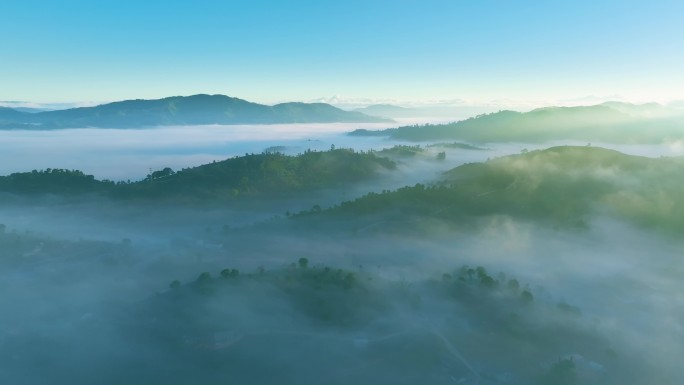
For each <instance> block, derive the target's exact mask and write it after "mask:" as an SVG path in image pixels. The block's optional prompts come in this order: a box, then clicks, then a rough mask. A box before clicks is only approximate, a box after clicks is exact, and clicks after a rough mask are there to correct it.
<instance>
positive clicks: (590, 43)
mask: <svg viewBox="0 0 684 385" xmlns="http://www.w3.org/2000/svg"><path fill="white" fill-rule="evenodd" d="M682 15H684V2H682V1H630V0H627V1H614V0H606V1H596V0H594V1H584V0H575V1H525V0H520V1H505V0H501V1H487V0H477V1H476V0H471V1H458V0H450V1H437V0H423V1H411V0H405V1H401V0H395V1H373V0H366V1H356V0H347V1H324V0H319V1H308V0H300V1H265V0H251V1H228V0H226V1H199V0H198V1H175V0H166V1H142V0H138V1H128V0H117V1H92V0H91V1H77V0H67V1H48V0H45V1H35V0H5V1H2V2H0V100H22V101H35V102H78V101H111V100H120V99H131V98H157V97H164V96H169V95H190V94H195V93H222V94H227V95H231V96H237V97H241V98H244V99H248V100H252V101H257V102H263V103H274V102H279V101H285V100H301V101H307V100H314V99H317V98H320V97H329V96H332V95H341V96H343V97H347V98H352V99H353V98H369V99H377V100H400V101H402V100H403V101H421V100H445V99H466V100H480V101H488V100H497V99H513V100H538V101H544V100H549V101H554V100H565V99H574V98H582V97H585V96H589V95H594V96H598V97H612V96H614V95H619V96H622V97H624V98H626V99H628V100H635V101H643V100H660V101H667V100H674V99H684V69H682V68H684V66H683V63H684V23H683V22H682V20H684V19H683V18H682V17H683V16H682Z"/></svg>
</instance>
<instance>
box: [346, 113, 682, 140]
mask: <svg viewBox="0 0 684 385" xmlns="http://www.w3.org/2000/svg"><path fill="white" fill-rule="evenodd" d="M350 135H354V136H389V137H392V138H394V139H403V140H413V141H432V140H463V141H468V142H473V143H488V142H527V143H533V142H544V141H551V140H579V141H587V142H611V143H662V142H663V141H667V140H677V139H682V138H684V118H683V115H682V113H681V112H679V111H676V110H669V109H667V108H665V107H663V106H660V105H653V104H647V105H632V104H627V103H604V104H601V105H596V106H588V107H549V108H540V109H536V110H533V111H530V112H515V111H499V112H495V113H491V114H484V115H478V116H476V117H473V118H470V119H466V120H462V121H459V122H455V123H448V124H428V125H413V126H403V127H398V128H391V129H387V130H382V131H369V130H365V129H359V130H356V131H353V132H351V133H350Z"/></svg>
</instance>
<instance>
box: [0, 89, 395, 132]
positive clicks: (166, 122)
mask: <svg viewBox="0 0 684 385" xmlns="http://www.w3.org/2000/svg"><path fill="white" fill-rule="evenodd" d="M388 121H391V120H389V119H385V118H380V117H375V116H368V115H365V114H363V113H361V112H357V111H344V110H341V109H339V108H336V107H333V106H331V105H329V104H324V103H281V104H276V105H274V106H267V105H263V104H258V103H252V102H248V101H246V100H243V99H238V98H233V97H229V96H225V95H193V96H173V97H168V98H163V99H156V100H140V99H137V100H125V101H121V102H114V103H109V104H102V105H99V106H95V107H81V108H70V109H66V110H56V111H43V112H34V113H30V112H26V111H18V110H15V109H12V108H7V107H0V129H27V128H30V129H59V128H84V127H102V128H142V127H154V126H174V125H205V124H227V125H229V124H279V123H371V122H388Z"/></svg>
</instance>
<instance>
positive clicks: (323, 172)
mask: <svg viewBox="0 0 684 385" xmlns="http://www.w3.org/2000/svg"><path fill="white" fill-rule="evenodd" d="M395 167H396V165H395V163H394V162H393V161H391V160H389V159H387V158H384V157H379V156H376V155H374V154H373V153H365V152H355V151H353V150H348V149H336V150H330V151H325V152H317V151H306V152H305V153H303V154H300V155H297V156H287V155H283V154H280V153H263V154H251V155H245V156H240V157H234V158H230V159H226V160H223V161H219V162H214V163H211V164H206V165H203V166H199V167H193V168H187V169H183V170H180V171H178V172H175V171H173V170H171V169H170V168H166V169H163V170H159V171H155V172H152V173H150V174H149V175H148V176H147V178H145V179H144V180H141V181H136V182H130V183H128V182H118V183H114V182H112V181H107V180H97V179H95V178H94V177H93V176H92V175H86V174H84V173H83V172H81V171H72V170H62V169H47V170H41V171H38V170H34V171H32V172H24V173H14V174H11V175H8V176H3V177H0V192H5V193H12V194H18V195H22V196H36V195H46V194H50V195H60V196H65V197H76V196H80V195H84V194H89V195H98V196H106V197H111V198H115V199H126V200H143V201H150V202H152V201H167V202H178V203H183V202H189V203H193V202H194V203H199V202H214V201H232V200H235V199H239V198H242V197H255V198H256V197H266V198H268V197H278V196H290V195H294V194H299V193H304V192H308V191H314V190H321V189H326V188H335V187H348V186H349V185H350V184H353V183H356V182H360V181H364V180H369V179H372V178H373V177H376V176H378V173H379V172H382V171H383V170H392V169H394V168H395Z"/></svg>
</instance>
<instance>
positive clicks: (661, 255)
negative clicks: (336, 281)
mask: <svg viewBox="0 0 684 385" xmlns="http://www.w3.org/2000/svg"><path fill="white" fill-rule="evenodd" d="M7 231H8V232H9V234H12V231H13V229H11V228H10V229H8V230H7ZM434 234H435V235H434V236H428V237H424V236H423V237H418V236H416V237H410V236H406V235H402V236H392V235H382V234H381V233H380V234H361V235H347V236H339V235H325V234H316V233H301V234H297V233H287V234H285V233H283V234H281V233H278V232H275V233H272V232H268V231H266V232H262V231H259V232H254V233H249V232H247V233H245V232H241V233H239V235H238V236H234V237H233V236H228V237H223V236H221V235H216V234H213V235H208V236H207V240H211V239H224V241H225V242H224V243H223V244H221V245H215V244H210V243H208V242H206V243H205V242H197V243H192V244H187V243H180V244H178V243H173V240H172V239H168V240H166V241H167V245H166V246H163V245H162V242H160V243H159V244H158V245H156V246H155V247H149V246H144V245H142V246H141V245H138V244H136V243H135V242H133V244H132V245H121V247H119V246H116V245H115V246H112V250H113V251H111V252H109V253H108V254H105V255H100V254H92V255H87V254H86V255H82V256H78V255H73V254H71V255H67V254H65V255H61V256H54V255H50V256H49V257H48V256H45V255H41V253H40V252H36V253H27V254H25V255H24V256H23V257H22V258H21V259H19V260H17V259H16V258H8V256H7V255H5V256H3V258H2V259H0V263H1V264H2V265H3V266H2V269H0V282H2V285H1V289H2V291H3V293H4V295H3V297H2V300H0V315H1V316H0V342H3V343H4V347H1V348H0V353H1V354H0V356H2V357H4V358H5V359H4V360H3V362H5V363H4V364H0V367H3V370H2V371H0V372H3V373H4V376H5V379H9V380H14V381H17V380H19V381H26V382H22V383H40V382H41V381H45V380H46V379H45V377H44V375H42V374H41V373H53V374H55V375H56V376H57V377H56V378H55V379H54V380H55V381H56V382H53V383H56V384H60V383H66V382H67V381H74V382H69V383H87V382H88V381H92V380H93V378H95V377H97V373H95V372H99V373H110V372H113V371H115V370H117V368H126V370H132V371H131V372H130V373H128V374H126V375H123V374H118V375H115V376H114V377H112V378H119V379H121V378H126V379H127V380H128V381H133V382H130V383H136V382H135V379H136V378H137V377H136V375H135V373H136V371H139V373H141V374H145V373H147V374H148V375H149V374H150V373H155V371H158V372H159V376H160V377H159V378H166V379H168V380H170V381H172V383H173V379H172V378H169V377H168V376H167V375H165V374H163V373H164V370H163V366H164V365H163V364H162V363H163V362H173V363H174V364H175V365H180V366H182V367H186V366H187V368H186V369H187V370H188V371H189V372H190V373H192V371H193V370H196V371H197V372H196V373H195V374H194V375H196V376H198V378H204V379H216V378H215V377H212V373H213V372H214V371H217V372H218V371H220V370H219V369H220V367H221V365H228V362H227V361H225V362H224V361H219V362H212V361H211V359H214V360H217V359H227V358H225V357H224V356H222V355H220V354H219V355H218V356H215V355H213V353H207V352H202V351H199V352H196V353H193V354H194V356H192V357H190V356H187V357H186V356H181V358H183V357H185V358H183V359H190V358H194V359H198V360H199V361H198V362H199V363H198V362H194V361H193V362H180V361H178V362H177V361H175V360H178V359H179V358H178V357H173V354H174V353H173V352H174V351H166V350H165V348H164V347H163V346H156V345H154V344H153V342H150V341H149V340H147V339H146V338H143V337H142V336H137V335H135V334H130V331H129V330H128V329H127V328H126V327H127V326H126V325H127V323H126V316H125V314H126V311H127V310H126V309H129V308H130V307H132V306H137V305H136V304H138V303H140V301H146V300H147V299H148V298H153V297H154V293H156V292H165V291H166V290H168V284H169V282H171V281H172V280H174V279H179V280H181V281H182V282H193V281H194V280H195V279H196V278H197V276H198V275H199V273H201V272H204V271H207V272H211V274H212V275H214V276H217V275H218V273H219V272H220V271H221V270H222V269H224V268H227V267H230V268H239V269H240V270H241V271H242V272H243V273H244V272H255V271H256V270H257V268H258V267H260V266H262V267H265V268H266V269H269V270H270V269H279V268H282V267H285V266H287V265H288V264H289V263H290V262H293V261H296V260H297V259H298V258H300V257H302V256H305V257H307V258H308V259H309V260H310V261H311V263H312V264H325V265H331V266H335V267H342V268H346V269H350V270H352V271H355V272H358V273H368V274H372V275H375V276H378V277H380V278H383V279H386V280H388V281H394V282H406V283H409V284H410V283H411V282H419V281H420V280H423V279H426V278H435V279H440V277H441V275H442V274H443V273H445V272H454V271H456V270H457V269H458V268H459V267H460V266H462V265H464V264H467V265H470V266H479V265H481V266H484V267H486V268H487V269H488V271H489V272H490V274H492V275H495V276H496V275H497V274H498V273H499V272H503V273H505V274H506V276H508V277H510V278H513V277H515V278H517V279H518V280H519V281H520V283H521V286H525V285H528V284H529V287H530V289H531V290H532V292H533V294H534V296H535V301H537V302H539V303H547V304H551V305H554V304H556V303H558V302H564V303H568V304H570V305H573V306H577V307H579V309H580V310H581V312H582V319H583V320H584V321H583V322H587V323H588V324H590V325H593V326H592V328H593V329H594V330H595V331H596V332H598V333H599V334H600V335H601V336H602V337H605V338H606V339H607V340H608V341H610V342H611V344H612V345H611V346H610V348H612V349H614V350H615V351H617V354H618V355H619V356H620V357H623V358H626V357H629V358H633V359H636V360H637V362H638V363H639V367H637V368H634V370H637V371H639V372H640V373H641V375H643V376H644V378H649V376H653V375H655V373H658V372H659V373H660V375H662V376H663V378H667V379H669V380H670V381H673V382H671V383H673V384H674V383H677V382H675V381H677V380H679V381H681V380H682V377H681V375H680V374H677V371H676V369H677V365H678V360H679V357H681V356H682V355H683V354H684V329H683V325H682V319H684V318H683V317H684V297H682V294H681V293H682V292H684V288H683V287H682V284H681V282H680V279H679V277H680V276H681V274H682V269H681V263H680V257H681V255H682V251H684V245H682V244H681V243H680V242H676V241H673V240H672V239H668V238H663V237H660V236H659V235H657V234H654V233H652V232H649V231H645V230H642V229H638V228H634V227H631V226H629V225H627V224H624V223H618V222H614V221H611V220H608V219H601V220H597V221H595V222H593V223H592V226H591V230H588V231H581V232H564V231H557V230H551V229H546V228H543V227H539V226H537V225H535V224H533V223H520V222H515V221H512V220H510V219H508V218H492V219H491V220H490V221H489V222H487V223H486V224H485V225H484V226H483V227H482V228H480V229H477V230H473V231H468V232H465V233H463V232H460V233H459V232H451V231H448V230H447V229H446V227H440V228H435V231H434ZM244 290H256V291H255V292H249V291H245V292H235V293H234V294H231V295H229V297H226V298H222V299H221V298H219V299H217V300H216V301H215V303H214V302H212V303H213V305H212V306H216V308H215V309H205V311H203V312H202V313H199V314H197V317H198V319H196V320H194V321H193V322H200V321H201V322H200V323H201V324H211V323H212V319H202V318H201V317H207V316H209V317H218V318H217V320H215V321H217V322H218V321H221V322H227V321H226V320H232V321H230V322H237V325H241V326H240V329H239V330H237V331H235V330H227V331H226V332H239V333H241V334H240V335H243V336H244V335H252V336H254V335H265V336H271V337H269V338H275V339H276V341H277V339H278V338H280V337H278V336H279V335H280V334H282V333H303V334H304V333H308V334H310V335H314V337H315V338H308V337H306V336H304V335H302V337H301V338H296V340H299V341H300V342H298V343H297V345H295V346H296V349H300V350H298V351H299V355H300V356H301V357H309V355H310V354H314V355H318V356H319V359H320V360H321V362H319V364H320V365H322V368H323V367H325V365H334V360H335V359H340V358H342V356H340V357H338V356H337V355H338V354H343V353H344V352H342V353H340V352H337V349H342V347H343V346H346V345H342V342H344V341H351V342H353V341H354V339H359V338H362V337H363V338H370V337H372V336H375V337H378V338H380V337H382V336H384V335H385V334H391V333H406V332H407V331H415V330H416V328H418V329H419V331H420V332H422V333H423V334H420V333H419V334H418V337H417V338H422V339H426V338H427V339H430V338H434V336H433V337H430V335H426V334H425V333H424V330H425V328H426V327H427V326H426V324H424V323H423V321H421V318H420V317H419V314H421V313H415V314H414V313H412V312H408V310H400V309H397V308H393V310H392V311H391V312H390V313H387V316H386V317H385V318H384V319H382V318H381V319H380V320H379V321H378V322H381V325H383V326H382V328H381V329H382V330H386V331H385V332H378V331H374V330H375V329H374V328H376V327H378V326H377V325H375V326H373V328H371V329H362V330H354V331H353V332H352V333H350V334H348V333H346V332H342V331H332V330H330V329H325V328H321V327H319V326H315V325H312V324H310V323H309V322H308V321H306V319H304V318H302V316H301V314H298V313H297V310H296V309H295V308H293V307H291V306H290V305H288V303H287V302H286V301H284V299H281V298H280V297H279V294H278V293H270V292H269V293H266V294H268V295H266V296H262V295H261V294H258V293H259V290H260V289H258V288H254V287H252V288H251V289H250V288H249V287H245V288H244ZM395 294H396V293H395ZM252 296H256V297H254V298H258V299H259V301H263V302H261V303H249V301H250V298H253V297H252ZM388 296H392V293H391V292H388ZM240 298H245V299H243V300H241V299H240ZM251 300H253V299H251ZM241 301H244V302H241ZM424 301H425V302H426V303H430V298H425V299H424ZM224 304H225V305H224ZM227 304H230V305H229V306H227ZM224 306H225V307H224ZM425 306H426V307H424V310H422V311H421V312H422V314H423V316H427V317H428V319H430V320H431V322H432V323H434V324H435V325H437V327H438V328H441V327H443V326H444V325H443V324H444V323H445V322H454V321H456V322H457V321H458V319H459V316H458V313H456V314H442V313H439V312H437V311H438V310H439V309H442V308H441V307H439V306H438V307H435V308H432V307H430V306H428V305H425ZM433 311H434V312H436V313H432V312H433ZM539 316H540V317H542V318H541V319H540V320H539V322H540V323H542V324H543V323H544V319H543V314H539ZM224 318H225V319H224ZM145 322H148V321H145ZM231 325H233V327H234V325H235V324H231ZM421 325H422V326H421ZM472 326H475V325H471V327H472ZM369 328H370V326H369ZM421 328H422V329H421ZM463 328H464V329H463V332H464V333H467V331H468V326H467V325H464V326H463ZM212 330H213V329H212ZM387 330H389V331H387ZM269 331H270V332H271V334H269ZM383 333H384V334H383ZM139 338H141V339H139ZM244 338H245V342H244V343H241V344H238V345H236V346H235V347H230V346H229V347H227V348H226V350H222V351H224V352H226V353H224V354H229V353H230V354H233V353H234V354H238V355H239V354H241V353H240V352H242V354H247V355H248V356H251V355H254V354H256V355H263V356H264V357H268V359H278V360H284V361H283V362H287V363H288V365H289V366H290V369H289V370H288V371H287V373H288V374H287V375H288V376H292V380H293V381H296V380H298V379H299V380H301V379H305V378H308V376H310V375H311V373H317V375H323V373H318V372H317V371H316V369H314V367H315V366H314V367H310V366H308V365H303V364H302V362H301V361H296V360H295V361H291V359H290V358H288V356H287V355H281V353H283V352H277V351H272V352H269V351H268V349H269V346H277V344H275V345H272V344H270V343H269V342H268V340H266V341H264V342H263V343H262V342H260V341H261V340H260V339H259V338H256V337H244ZM330 338H333V339H334V340H332V342H331V340H330ZM408 338H409V337H401V338H399V341H400V342H402V343H406V341H410V339H408ZM302 340H303V341H309V342H301V341H302ZM337 340H339V341H342V342H340V344H338V343H336V342H334V341H337ZM3 343H0V346H3ZM292 343H294V341H293V342H289V343H288V345H289V344H292ZM345 343H346V342H345ZM301 344H303V345H301ZM323 346H328V347H329V349H332V350H327V349H323ZM390 346H391V345H390ZM457 348H458V349H459V351H460V352H461V353H462V354H463V356H464V357H465V359H466V360H468V362H469V364H473V366H475V367H476V368H477V369H476V370H478V371H479V370H484V369H483V368H484V367H486V366H487V363H485V362H472V355H474V354H475V353H473V350H477V349H473V347H469V346H457ZM302 349H310V350H306V351H304V350H302ZM317 349H318V350H317ZM317 351H318V353H316V352H317ZM231 352H233V353H231ZM578 353H579V352H576V351H572V350H568V351H562V350H561V351H558V352H557V355H558V356H559V357H560V356H566V355H573V354H578ZM345 354H346V353H345ZM445 354H446V353H445ZM221 357H223V358H221ZM326 357H327V358H326ZM344 357H346V356H344ZM207 359H209V360H210V361H206V360H207ZM345 359H347V358H345ZM491 359H492V361H496V360H497V358H496V357H494V356H492V357H491ZM555 359H556V357H550V358H549V360H548V361H546V362H530V363H529V364H530V365H531V366H539V367H543V366H544V365H548V364H550V363H553V361H554V360H555ZM83 362H88V363H89V364H88V365H92V367H93V368H97V370H95V369H93V370H94V371H95V372H94V373H91V374H88V375H86V374H84V373H86V372H87V371H86V372H83V371H80V369H79V368H82V365H83ZM207 362H208V363H207ZM221 362H223V363H221ZM598 364H599V365H604V364H606V362H598ZM206 365H209V366H206ZM212 365H213V366H212ZM302 365H303V366H302ZM449 365H451V366H453V367H452V369H450V370H452V371H453V373H454V375H456V374H458V375H459V376H462V377H463V378H466V376H467V374H468V370H467V368H464V365H463V364H462V363H459V362H458V360H457V359H456V358H453V362H452V363H451V364H448V365H447V364H445V366H449ZM245 370H247V372H249V370H250V369H248V368H245ZM369 370H371V371H372V370H378V369H374V368H373V367H372V366H371V367H370V369H369ZM310 371H313V372H310ZM380 372H381V373H382V370H381V369H380ZM384 374H385V375H386V376H391V371H388V372H386V373H384ZM185 375H190V374H188V373H185ZM0 376H1V375H0ZM93 376H94V377H93ZM236 376H238V378H239V376H240V375H239V374H236ZM143 377H144V376H143ZM143 377H140V378H137V381H139V382H140V383H143V382H144V381H146V380H145V379H144V378H143ZM0 378H1V377H0ZM458 378H461V377H457V378H456V379H457V380H458ZM27 379H28V380H27ZM147 380H149V379H147ZM186 380H187V378H186ZM112 381H113V379H112ZM303 382H306V383H315V380H314V379H311V378H308V380H306V381H303ZM101 383H107V380H104V382H101ZM501 383H510V384H515V383H517V382H515V381H511V382H501Z"/></svg>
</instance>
